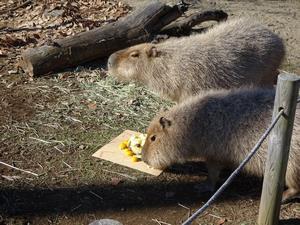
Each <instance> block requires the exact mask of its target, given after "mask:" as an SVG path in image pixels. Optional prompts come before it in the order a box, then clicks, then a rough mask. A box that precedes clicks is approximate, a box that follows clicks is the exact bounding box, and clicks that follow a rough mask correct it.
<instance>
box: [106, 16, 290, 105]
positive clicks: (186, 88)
mask: <svg viewBox="0 0 300 225" xmlns="http://www.w3.org/2000/svg"><path fill="white" fill-rule="evenodd" d="M284 54H285V48H284V44H283V41H282V39H281V38H280V37H278V36H277V35H276V34H274V33H273V32H272V31H270V30H269V29H268V28H266V27H264V26H262V25H260V24H258V23H256V22H253V19H251V20H250V19H247V18H244V19H235V20H231V21H227V22H222V23H220V24H218V25H216V26H214V27H213V28H211V29H209V30H208V31H207V32H205V33H202V34H196V35H191V36H189V37H182V38H172V39H169V40H167V41H165V42H162V43H158V44H151V43H146V44H140V45H136V46H132V47H130V48H127V49H124V50H120V51H117V52H115V53H114V54H112V55H111V56H110V57H109V59H108V72H109V74H111V75H112V76H115V77H116V78H117V79H118V80H120V81H125V82H128V81H134V82H137V83H140V84H143V85H146V86H148V87H149V89H151V90H153V91H154V92H156V93H158V94H159V95H160V96H161V97H164V98H168V99H171V100H173V101H176V102H181V101H183V100H184V99H185V98H186V97H188V96H191V95H195V94H198V93H199V92H201V91H206V90H209V89H219V88H225V89H230V88H234V87H240V86H243V85H255V86H256V85H259V86H271V85H273V84H274V82H275V81H276V79H277V75H278V71H277V70H278V67H279V66H280V64H281V62H282V60H283V57H284Z"/></svg>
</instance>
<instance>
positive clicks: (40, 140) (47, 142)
mask: <svg viewBox="0 0 300 225" xmlns="http://www.w3.org/2000/svg"><path fill="white" fill-rule="evenodd" d="M29 138H30V139H33V140H36V141H39V142H42V143H45V144H51V142H49V141H45V140H43V139H40V138H35V137H29Z"/></svg>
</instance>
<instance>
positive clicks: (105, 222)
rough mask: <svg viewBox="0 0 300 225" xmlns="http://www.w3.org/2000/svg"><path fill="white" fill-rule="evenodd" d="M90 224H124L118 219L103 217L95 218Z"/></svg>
mask: <svg viewBox="0 0 300 225" xmlns="http://www.w3.org/2000/svg"><path fill="white" fill-rule="evenodd" d="M89 225H123V224H122V223H120V222H118V221H116V220H111V219H101V220H95V221H93V222H92V223H90V224H89Z"/></svg>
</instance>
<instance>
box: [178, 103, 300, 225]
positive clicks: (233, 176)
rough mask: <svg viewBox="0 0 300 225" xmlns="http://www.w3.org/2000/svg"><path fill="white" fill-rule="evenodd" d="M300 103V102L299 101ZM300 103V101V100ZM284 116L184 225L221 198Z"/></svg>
mask: <svg viewBox="0 0 300 225" xmlns="http://www.w3.org/2000/svg"><path fill="white" fill-rule="evenodd" d="M297 102H298V101H297ZM299 102H300V99H299ZM282 114H283V109H281V110H280V111H279V112H278V114H277V116H276V117H275V119H274V121H273V122H272V123H271V125H270V126H269V128H268V129H267V130H266V131H265V133H264V134H263V135H262V136H261V138H260V139H259V141H258V142H257V143H256V145H255V146H254V148H252V150H251V152H250V153H249V154H248V156H247V157H246V158H245V159H244V160H243V161H242V163H241V164H240V165H239V166H238V167H237V168H236V169H235V170H234V171H233V172H232V174H231V175H230V176H229V177H228V178H227V180H226V181H225V182H224V183H223V184H222V186H221V187H220V188H219V189H218V190H217V191H216V192H215V194H214V195H213V196H212V197H211V198H210V199H209V200H208V201H207V202H206V203H205V204H204V205H203V206H202V207H201V208H200V209H198V210H197V211H196V212H195V213H194V214H193V215H192V216H191V217H189V218H188V219H187V220H186V221H185V222H184V223H183V224H182V225H190V224H191V223H192V222H193V221H194V220H195V219H196V218H197V217H198V216H199V215H200V214H201V213H203V212H204V211H205V210H206V209H207V208H208V207H209V206H210V205H211V204H212V203H213V202H214V201H215V200H216V199H217V198H218V197H219V196H220V194H221V193H222V192H223V191H224V190H225V189H226V188H227V187H228V186H229V184H230V183H231V182H232V180H233V179H234V178H235V177H236V176H237V175H238V174H239V172H240V171H241V170H242V169H243V167H244V166H245V165H246V164H247V163H248V161H249V160H250V159H251V158H252V156H253V155H254V154H255V153H256V152H257V151H258V149H259V147H260V146H261V144H262V143H263V141H264V140H265V139H266V138H267V136H268V135H269V133H270V132H271V131H272V129H273V128H274V126H275V124H276V123H277V121H278V120H279V118H280V116H281V115H282Z"/></svg>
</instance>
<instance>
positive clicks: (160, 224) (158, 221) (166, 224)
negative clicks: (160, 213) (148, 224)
mask: <svg viewBox="0 0 300 225" xmlns="http://www.w3.org/2000/svg"><path fill="white" fill-rule="evenodd" d="M152 221H154V222H156V223H158V224H159V225H162V224H165V225H172V224H170V223H166V222H164V221H160V220H158V219H152Z"/></svg>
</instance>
